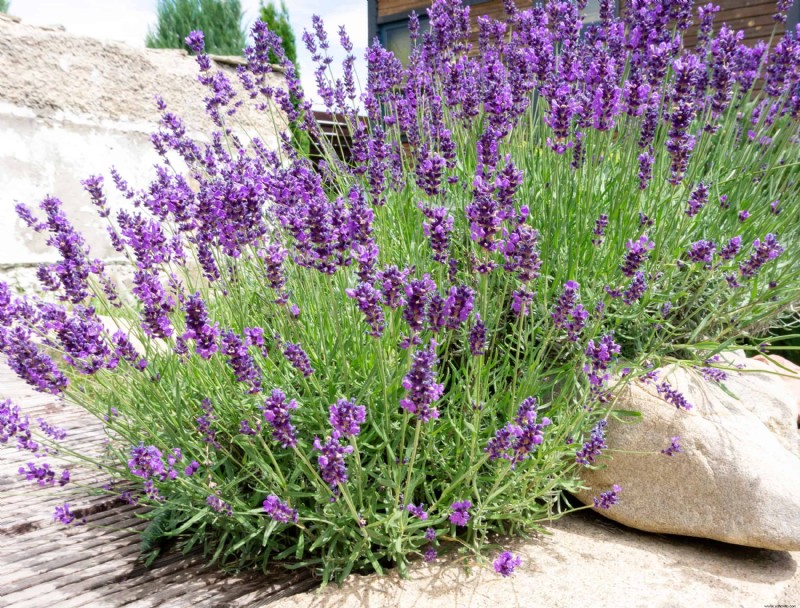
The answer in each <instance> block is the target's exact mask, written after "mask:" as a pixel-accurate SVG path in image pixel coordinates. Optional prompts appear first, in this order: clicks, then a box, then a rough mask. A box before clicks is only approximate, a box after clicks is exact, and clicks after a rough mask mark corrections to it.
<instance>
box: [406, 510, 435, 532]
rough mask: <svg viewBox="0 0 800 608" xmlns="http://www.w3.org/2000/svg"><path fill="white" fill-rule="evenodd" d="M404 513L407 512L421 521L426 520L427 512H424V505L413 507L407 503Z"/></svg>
mask: <svg viewBox="0 0 800 608" xmlns="http://www.w3.org/2000/svg"><path fill="white" fill-rule="evenodd" d="M406 511H408V512H409V513H410V514H411V515H413V516H414V517H417V518H419V519H421V520H422V521H425V520H426V519H428V512H427V511H425V505H424V504H420V505H418V506H417V505H414V504H413V503H408V504H407V505H406ZM428 529H429V530H430V529H431V528H428ZM426 534H427V533H426ZM434 538H435V533H434Z"/></svg>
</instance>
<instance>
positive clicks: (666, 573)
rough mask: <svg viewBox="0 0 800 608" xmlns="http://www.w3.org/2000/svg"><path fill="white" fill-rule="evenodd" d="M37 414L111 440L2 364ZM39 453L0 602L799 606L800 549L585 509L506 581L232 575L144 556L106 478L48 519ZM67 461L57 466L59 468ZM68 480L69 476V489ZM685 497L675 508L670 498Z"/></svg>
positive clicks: (12, 488) (58, 493)
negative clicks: (106, 488) (646, 524)
mask: <svg viewBox="0 0 800 608" xmlns="http://www.w3.org/2000/svg"><path fill="white" fill-rule="evenodd" d="M3 398H12V399H13V400H14V401H15V402H16V403H17V404H19V405H20V406H21V407H23V408H24V409H25V411H26V413H28V415H29V416H30V417H31V420H32V421H34V420H35V419H36V418H37V417H38V416H43V417H45V416H46V417H47V419H48V421H49V422H50V423H51V424H55V425H58V426H62V427H65V428H66V429H67V431H68V433H69V436H68V438H67V440H66V441H65V443H66V445H68V446H71V447H76V448H80V449H81V450H83V451H84V452H86V451H89V450H93V451H99V450H102V449H103V439H104V435H103V431H102V428H101V425H100V424H98V423H97V422H96V421H94V420H93V419H92V418H91V417H89V416H88V415H87V414H85V413H83V412H82V411H81V410H80V409H78V408H77V407H74V406H69V405H62V404H57V403H55V402H54V400H53V399H52V398H51V397H48V396H44V395H40V394H38V393H35V392H33V391H32V390H30V389H29V388H28V387H27V386H25V385H24V384H22V383H20V382H19V381H18V380H16V378H14V377H13V374H12V373H11V372H10V371H9V370H8V369H7V368H5V367H3V366H2V365H0V399H3ZM29 460H31V458H30V454H27V453H23V452H18V451H16V450H14V449H13V447H10V446H5V447H3V448H2V449H0V607H2V608H5V607H15V608H16V607H36V608H38V607H42V608H44V607H47V608H50V607H53V608H70V607H80V608H82V607H94V606H97V607H100V608H105V607H109V608H111V607H113V608H117V607H121V606H126V607H152V606H176V607H179V606H196V607H201V606H220V607H222V606H247V607H250V606H252V607H257V606H265V605H267V604H270V605H271V608H348V607H352V608H360V607H362V606H364V607H368V608H384V607H385V608H394V607H401V608H403V607H409V608H456V607H458V608H462V607H469V608H516V607H520V608H523V607H524V608H532V607H536V608H538V607H542V608H573V607H577V606H592V608H603V607H606V606H608V607H612V606H613V607H615V608H626V607H630V608H638V607H640V606H641V607H643V608H644V607H646V608H683V607H693V608H695V607H696V608H705V607H717V606H719V607H724V608H728V607H741V608H765V607H767V606H772V607H777V606H783V607H786V608H790V607H791V608H796V607H797V606H800V570H798V562H800V553H789V552H784V551H769V550H761V549H752V548H747V547H737V546H734V545H727V544H724V543H719V542H715V541H707V540H701V539H691V538H682V537H675V536H666V535H658V534H648V533H644V532H639V531H636V530H632V529H630V528H625V527H623V526H620V525H617V524H615V523H613V522H609V521H607V520H604V519H602V518H600V517H599V516H597V515H594V514H593V513H591V512H587V511H584V512H582V513H580V514H575V515H572V516H569V517H567V518H565V519H564V520H561V521H559V522H556V523H555V524H553V525H552V526H551V532H552V534H550V535H547V536H541V537H539V538H537V539H535V540H532V541H529V542H517V543H515V544H514V545H513V546H510V547H509V548H511V549H512V550H514V551H515V552H516V553H518V554H519V555H521V556H522V557H523V560H524V561H523V565H522V566H521V567H520V568H519V569H518V571H517V573H516V574H515V576H514V577H513V578H511V579H502V578H501V577H499V576H498V575H496V574H495V573H494V572H493V571H492V569H491V567H477V568H472V569H470V570H466V569H465V568H464V567H463V564H462V563H460V562H457V560H456V559H453V558H450V559H442V560H439V561H438V562H437V563H434V564H430V565H429V564H424V563H419V564H416V565H414V566H413V567H412V568H411V573H410V577H409V578H408V579H406V580H402V579H400V578H399V577H398V576H397V574H396V573H392V574H389V575H387V576H384V577H379V576H374V575H372V576H357V575H354V576H351V577H350V578H349V579H348V581H347V583H346V584H345V585H343V586H342V587H336V586H334V585H331V586H329V587H328V588H326V589H323V590H321V591H318V590H316V589H315V588H316V586H317V584H318V583H317V582H316V581H315V580H314V579H312V578H310V577H309V576H308V574H303V573H301V574H289V573H287V572H285V571H282V570H277V571H276V572H275V573H274V574H268V575H263V574H255V573H250V574H244V575H240V576H226V575H223V574H221V573H220V572H219V571H218V570H216V569H213V568H207V567H205V566H204V565H203V562H202V559H201V557H200V556H199V555H189V556H183V555H180V554H167V555H166V556H164V557H162V558H159V560H157V561H156V563H155V564H154V566H153V567H151V568H145V567H144V565H143V564H142V562H141V561H140V559H139V539H138V536H137V531H138V530H141V529H142V527H143V521H142V520H141V519H139V518H137V513H139V512H140V508H138V507H134V506H131V505H127V504H124V503H122V502H119V501H115V500H112V499H109V498H107V497H91V496H89V495H88V493H87V492H85V491H83V492H82V491H81V490H80V486H81V485H91V486H94V487H96V486H98V485H100V484H102V483H103V480H102V479H99V478H97V476H96V475H94V474H93V473H91V472H90V471H89V470H81V469H72V471H71V472H72V479H73V481H74V483H71V484H70V486H73V488H72V494H71V495H70V496H68V498H67V499H68V500H69V502H70V505H71V506H72V507H73V511H74V512H75V513H76V514H78V515H79V516H80V517H85V518H86V525H83V526H79V527H72V528H65V527H63V526H61V525H56V524H54V523H53V521H52V513H53V508H54V507H55V505H57V504H60V503H63V502H64V500H65V495H64V489H61V488H41V489H40V488H38V487H37V486H33V485H31V482H26V481H24V480H23V479H22V477H21V476H20V475H19V474H18V473H17V469H18V468H19V467H20V466H21V465H24V464H25V463H26V462H28V461H29ZM58 470H59V471H60V467H59V468H58ZM68 487H69V486H68ZM675 508H680V505H675Z"/></svg>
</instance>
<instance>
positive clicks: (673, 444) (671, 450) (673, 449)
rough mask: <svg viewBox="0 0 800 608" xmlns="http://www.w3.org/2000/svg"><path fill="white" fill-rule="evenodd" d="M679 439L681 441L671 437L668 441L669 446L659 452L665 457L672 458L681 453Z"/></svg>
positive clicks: (678, 438)
mask: <svg viewBox="0 0 800 608" xmlns="http://www.w3.org/2000/svg"><path fill="white" fill-rule="evenodd" d="M680 439H681V438H680V437H673V438H672V439H671V440H670V444H669V445H668V446H667V447H666V448H664V449H663V450H661V453H662V454H664V455H666V456H672V455H673V454H677V453H678V452H681V451H682V450H681V444H680V443H679V442H680Z"/></svg>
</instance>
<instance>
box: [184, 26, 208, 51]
mask: <svg viewBox="0 0 800 608" xmlns="http://www.w3.org/2000/svg"><path fill="white" fill-rule="evenodd" d="M184 42H186V46H188V47H189V48H190V49H192V51H193V52H195V53H202V52H203V49H204V48H205V40H204V36H203V32H201V31H200V30H194V31H191V32H189V35H188V36H186V38H185V40H184Z"/></svg>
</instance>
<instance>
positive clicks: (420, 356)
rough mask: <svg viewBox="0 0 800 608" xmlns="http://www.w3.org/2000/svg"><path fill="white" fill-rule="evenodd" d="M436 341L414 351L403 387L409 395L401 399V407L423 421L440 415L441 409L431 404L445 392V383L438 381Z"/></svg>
mask: <svg viewBox="0 0 800 608" xmlns="http://www.w3.org/2000/svg"><path fill="white" fill-rule="evenodd" d="M435 365H436V342H435V341H434V340H431V341H430V343H429V344H428V348H426V349H421V350H418V351H417V352H416V353H414V360H413V361H412V363H411V370H409V372H408V374H407V375H406V377H405V378H403V388H404V389H406V391H407V393H408V394H407V396H406V397H405V398H404V399H402V400H401V401H400V407H402V408H403V409H404V410H406V411H407V412H408V413H409V414H411V415H413V416H416V417H417V418H418V419H419V420H420V421H422V422H429V421H430V420H433V419H435V418H438V417H439V411H438V410H437V409H436V408H435V407H431V404H432V403H433V402H435V401H437V400H438V399H439V398H440V397H441V396H442V394H443V393H444V385H443V384H438V383H437V382H436V372H435V371H434V366H435Z"/></svg>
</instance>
